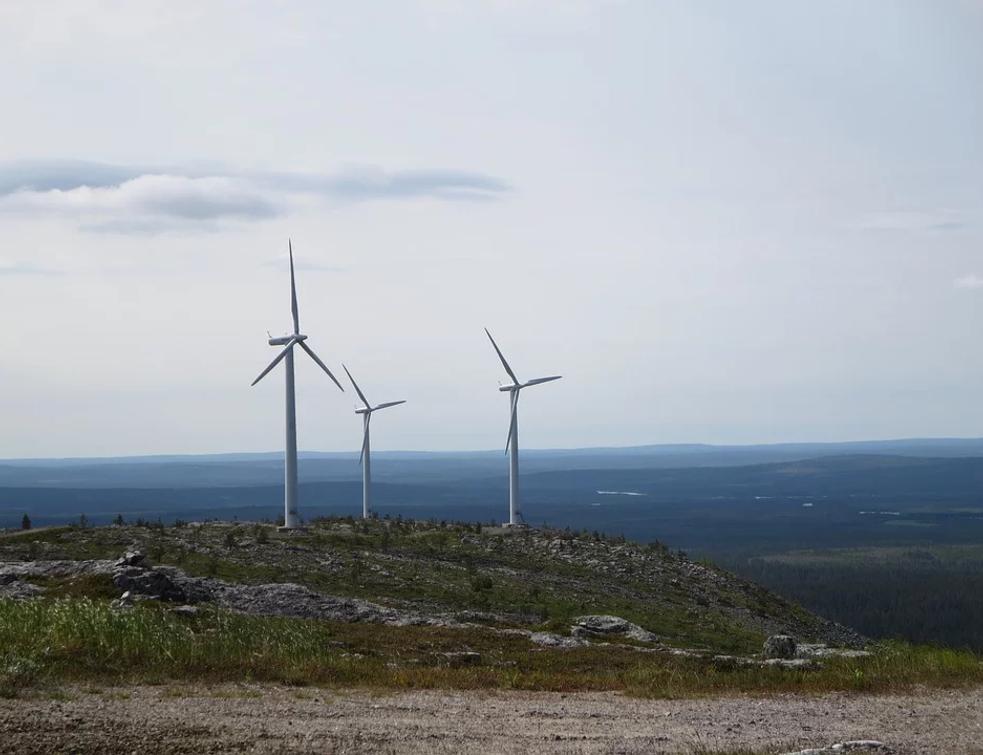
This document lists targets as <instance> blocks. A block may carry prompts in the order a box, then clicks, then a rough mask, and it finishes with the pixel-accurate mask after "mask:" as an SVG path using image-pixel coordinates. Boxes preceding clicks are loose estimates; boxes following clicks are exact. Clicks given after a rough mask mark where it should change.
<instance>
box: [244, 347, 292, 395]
mask: <svg viewBox="0 0 983 755" xmlns="http://www.w3.org/2000/svg"><path fill="white" fill-rule="evenodd" d="M295 343H297V339H296V338H291V339H290V340H289V341H288V342H287V345H286V346H284V347H283V350H282V351H280V353H279V354H277V355H276V359H274V360H273V361H272V362H270V364H269V366H268V367H267V368H266V369H265V370H263V371H262V372H261V373H259V377H258V378H256V379H255V380H254V381H253V382H252V383H250V387H252V386H254V385H256V383H258V382H259V381H260V380H262V379H263V378H265V377H266V374H267V373H268V372H269V371H270V370H272V369H273V368H274V367H276V366H277V365H278V364H280V360H281V359H283V358H284V357H285V356H287V352H288V351H290V349H292V348H293V347H294V344H295Z"/></svg>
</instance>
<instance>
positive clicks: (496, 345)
mask: <svg viewBox="0 0 983 755" xmlns="http://www.w3.org/2000/svg"><path fill="white" fill-rule="evenodd" d="M485 333H487V334H488V340H489V341H491V343H492V346H494V347H495V353H496V354H498V358H499V359H501V360H502V366H503V367H504V368H505V371H506V372H507V373H509V377H510V378H512V382H513V383H515V384H516V385H518V384H519V378H517V377H516V376H515V373H514V372H512V368H511V367H509V363H508V362H506V361H505V356H504V355H503V354H502V350H501V349H500V348H498V344H497V343H495V339H494V338H492V334H491V333H488V328H485Z"/></svg>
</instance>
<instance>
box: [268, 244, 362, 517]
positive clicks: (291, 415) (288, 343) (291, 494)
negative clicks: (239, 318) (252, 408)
mask: <svg viewBox="0 0 983 755" xmlns="http://www.w3.org/2000/svg"><path fill="white" fill-rule="evenodd" d="M287 248H288V249H289V251H290V313H291V314H292V315H293V321H294V332H293V333H291V334H290V335H287V336H281V337H279V338H273V337H272V336H271V337H270V341H269V344H270V346H282V347H283V349H282V350H281V351H280V353H279V354H277V355H276V358H275V359H274V360H273V361H272V362H270V364H269V366H268V367H267V368H266V369H265V370H263V371H262V372H261V373H259V377H258V378H256V379H255V380H254V381H253V382H252V385H256V383H258V382H259V381H260V380H262V379H263V378H264V377H266V374H267V373H268V372H269V371H270V370H272V369H273V368H274V367H276V366H277V365H278V364H280V362H281V361H283V360H284V359H286V360H287V361H286V386H287V402H286V414H287V423H286V426H287V433H286V446H285V448H284V453H283V462H284V463H283V527H284V529H294V528H295V527H297V524H298V521H297V406H296V402H295V400H294V346H300V348H302V349H303V350H304V351H306V352H307V355H308V356H309V357H310V358H311V359H313V360H314V361H315V363H317V366H318V367H320V368H321V369H322V370H324V371H325V372H326V373H328V377H329V378H331V379H332V380H334V383H335V385H337V386H338V389H339V390H341V391H344V390H345V389H344V388H342V387H341V383H339V382H338V379H337V378H336V377H335V376H334V375H332V374H331V370H329V369H328V368H327V366H326V365H325V364H324V362H322V361H321V360H320V358H318V355H317V354H315V353H314V351H313V350H312V349H311V347H310V346H308V345H307V344H306V343H305V341H307V336H305V335H303V334H301V332H300V316H299V315H298V313H297V284H296V281H295V280H294V249H293V245H292V244H291V243H290V241H289V239H288V240H287Z"/></svg>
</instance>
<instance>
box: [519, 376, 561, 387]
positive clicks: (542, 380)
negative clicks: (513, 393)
mask: <svg viewBox="0 0 983 755" xmlns="http://www.w3.org/2000/svg"><path fill="white" fill-rule="evenodd" d="M561 377H563V375H550V376H549V377H541V378H533V379H532V380H527V381H526V382H525V383H523V384H522V387H523V388H528V387H529V386H530V385H539V384H541V383H549V382H551V381H553V380H559V379H560V378H561Z"/></svg>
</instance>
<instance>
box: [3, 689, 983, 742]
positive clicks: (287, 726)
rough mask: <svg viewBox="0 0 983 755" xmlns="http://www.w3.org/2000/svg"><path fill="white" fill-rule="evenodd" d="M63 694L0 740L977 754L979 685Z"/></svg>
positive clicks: (26, 707)
mask: <svg viewBox="0 0 983 755" xmlns="http://www.w3.org/2000/svg"><path fill="white" fill-rule="evenodd" d="M63 693H64V694H60V695H56V696H55V699H51V698H50V697H45V696H43V695H38V696H35V697H32V698H20V699H14V700H0V752H17V753H56V752H73V753H83V752H84V753H88V752H140V753H192V752H193V753H201V752H230V751H231V752H261V753H270V752H321V753H324V752H336V753H338V752H359V753H361V752H415V753H448V752H483V753H523V754H524V755H525V754H527V753H545V752H549V753H556V752H560V753H652V752H694V751H697V752H715V751H728V750H734V749H736V748H749V750H750V751H753V752H759V751H760V752H784V751H787V750H791V749H800V748H804V747H819V746H825V745H829V744H831V743H833V742H841V741H844V740H852V739H879V740H881V741H883V742H884V743H885V744H888V745H890V747H891V748H892V751H893V752H895V753H932V755H936V754H938V753H983V690H971V691H926V692H925V693H923V694H917V695H904V696H890V697H852V696H844V695H829V696H825V697H818V698H807V697H793V696H782V697H771V698H725V699H716V700H674V701H665V700H638V699H633V698H628V697H623V696H621V695H618V694H613V693H589V694H566V695H565V694H556V693H525V692H512V693H479V692H475V693H459V692H439V691H437V692H409V693H398V694H384V695H373V694H371V693H366V692H338V691H329V690H319V689H294V688H287V687H274V686H259V685H251V686H220V687H192V686H179V687H125V688H113V689H102V690H87V689H85V688H69V689H66V690H64V691H63ZM59 698H61V699H59Z"/></svg>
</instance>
